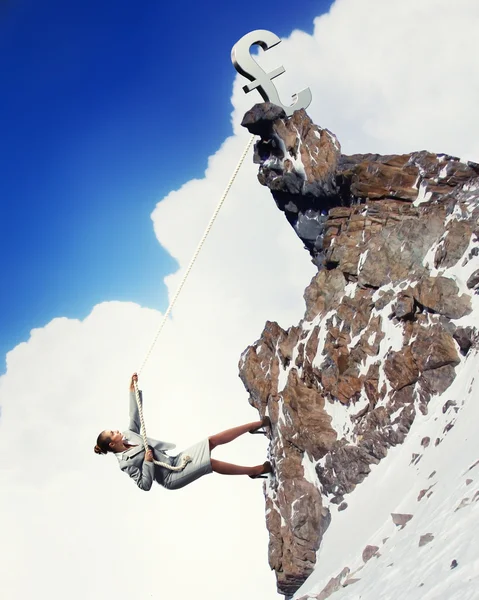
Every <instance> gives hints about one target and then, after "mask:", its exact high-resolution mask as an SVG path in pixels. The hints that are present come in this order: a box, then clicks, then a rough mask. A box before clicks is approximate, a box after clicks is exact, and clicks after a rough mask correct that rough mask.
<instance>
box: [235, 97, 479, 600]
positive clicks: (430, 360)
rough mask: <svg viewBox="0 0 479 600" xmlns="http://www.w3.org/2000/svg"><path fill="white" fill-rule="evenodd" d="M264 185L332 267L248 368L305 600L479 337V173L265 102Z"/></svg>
mask: <svg viewBox="0 0 479 600" xmlns="http://www.w3.org/2000/svg"><path fill="white" fill-rule="evenodd" d="M243 124H244V125H245V126H246V127H248V129H249V130H250V131H251V132H253V133H256V134H258V135H260V136H261V139H260V140H259V141H258V142H257V143H256V146H255V162H257V163H258V164H259V174H258V179H259V181H260V183H261V184H262V185H266V186H268V187H269V188H270V189H271V192H272V195H273V198H274V200H275V202H276V204H277V206H278V208H279V209H280V210H281V211H282V212H284V214H285V216H286V218H287V219H288V221H289V222H290V224H291V225H292V227H293V229H294V230H295V232H296V234H297V235H298V236H299V238H300V239H301V241H302V242H303V244H304V246H305V248H306V249H307V251H308V252H309V254H310V256H311V259H312V260H313V262H314V263H315V264H316V265H317V266H318V273H317V274H316V275H315V277H313V279H312V281H311V282H310V283H309V285H308V287H307V288H306V291H305V294H304V299H305V305H306V307H305V314H304V318H303V319H302V320H301V322H300V323H299V324H298V325H294V326H291V327H290V328H289V329H288V330H284V329H282V328H281V327H279V325H277V324H276V323H272V322H267V323H266V325H265V328H264V331H263V332H262V334H261V336H260V338H259V339H258V341H256V342H255V343H254V344H252V345H251V346H249V347H248V348H247V349H246V350H245V351H244V353H243V354H242V357H241V360H240V377H241V379H242V381H243V383H244V385H245V387H246V389H247V391H248V393H249V395H250V403H251V404H252V405H253V406H255V407H256V408H257V409H258V412H259V413H260V415H261V416H263V415H264V414H266V413H267V414H269V416H270V418H271V421H272V424H273V426H272V432H271V456H272V460H273V463H274V468H275V477H274V478H271V480H270V482H269V483H268V485H267V486H266V515H267V517H266V521H267V527H268V531H269V534H270V543H269V562H270V565H271V568H272V569H274V570H275V571H276V575H277V583H278V591H279V592H280V593H282V594H285V595H286V596H290V595H292V594H293V593H294V592H295V591H296V589H298V587H299V586H300V585H301V584H302V583H303V582H304V580H305V579H306V578H307V577H308V575H309V574H310V573H311V572H312V570H313V568H314V565H315V561H316V551H317V550H318V548H319V546H320V543H321V539H322V536H323V534H324V532H325V531H326V529H327V527H328V525H329V523H330V520H331V505H342V506H344V508H345V509H346V510H347V505H343V504H342V503H343V501H344V498H345V495H346V494H348V493H350V492H352V491H353V490H354V488H355V487H356V486H357V485H358V484H360V483H361V482H362V481H363V480H364V478H365V477H366V476H367V475H368V473H369V471H370V465H371V464H377V463H378V462H379V461H380V460H381V459H382V458H384V457H385V456H386V454H387V451H388V448H390V447H391V446H395V445H397V444H401V443H402V442H403V441H404V439H405V437H406V435H407V433H408V431H409V429H410V427H411V424H412V423H413V421H414V418H415V416H416V414H417V412H418V411H420V412H421V413H423V414H426V413H427V411H428V404H429V403H430V401H431V399H432V398H433V397H434V395H436V394H438V393H442V392H443V391H444V390H446V389H447V388H448V386H449V385H450V384H451V382H452V381H453V379H454V377H455V366H456V365H457V364H458V363H459V362H460V360H461V357H462V356H464V355H465V354H467V352H469V350H470V348H471V347H473V346H474V345H477V336H478V335H477V331H476V329H475V328H474V327H464V326H462V324H461V325H459V324H456V322H455V321H457V320H458V319H461V318H462V317H464V316H467V315H468V314H469V313H470V312H471V299H472V297H473V295H474V294H476V293H477V289H478V287H479V276H478V273H479V259H478V255H479V240H478V238H479V224H478V218H479V165H476V164H473V163H467V164H465V163H462V162H460V161H459V160H458V159H457V158H454V157H451V156H448V155H444V154H442V155H436V154H432V153H429V152H424V151H423V152H414V153H411V154H407V155H400V156H396V155H391V156H379V155H372V154H368V155H354V156H344V155H342V154H341V150H340V145H339V143H338V141H337V140H336V138H335V136H334V135H333V134H332V133H330V132H329V131H327V130H326V129H322V128H321V127H318V126H317V125H314V124H313V123H312V122H311V120H310V119H309V118H308V116H307V114H306V113H305V112H304V111H303V110H301V111H297V112H295V113H294V114H293V116H292V117H290V118H286V117H285V116H284V114H283V113H282V112H281V109H278V108H277V107H273V106H272V105H269V104H267V103H265V104H260V105H256V106H255V107H254V108H253V109H252V110H251V111H249V112H248V113H247V114H246V115H245V119H244V121H243Z"/></svg>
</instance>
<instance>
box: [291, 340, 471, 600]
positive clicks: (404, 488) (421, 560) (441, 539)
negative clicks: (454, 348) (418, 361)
mask: <svg viewBox="0 0 479 600" xmlns="http://www.w3.org/2000/svg"><path fill="white" fill-rule="evenodd" d="M478 359H479V357H478V354H477V351H474V350H471V351H470V352H469V355H468V356H467V357H466V358H464V360H463V362H462V363H461V364H460V365H458V367H457V368H456V373H457V376H456V379H455V380H454V382H453V384H452V385H451V386H450V387H449V389H447V390H446V392H444V394H442V395H441V396H436V397H434V398H433V399H432V400H431V401H430V403H429V413H428V415H426V416H423V415H422V414H421V413H419V412H418V414H417V416H416V419H415V421H414V423H413V425H412V428H411V431H410V433H409V435H408V436H407V438H406V441H405V442H404V444H402V445H400V446H396V447H395V448H392V449H390V450H389V452H388V456H387V457H386V458H385V459H383V460H382V461H381V462H380V463H379V465H377V466H372V470H371V473H370V475H369V476H368V477H367V478H366V480H365V481H364V482H363V483H362V484H361V485H359V486H358V487H357V488H356V489H355V490H354V492H353V493H352V494H349V495H347V496H346V497H345V500H346V502H347V503H348V508H347V509H346V510H345V511H343V512H337V508H335V507H333V506H332V505H331V507H330V508H331V510H333V511H335V512H334V513H333V515H332V522H331V525H330V527H329V529H328V530H327V532H326V534H325V536H324V538H323V542H322V544H321V547H320V550H319V551H318V560H317V567H316V569H315V571H314V572H313V573H312V575H311V576H310V577H309V578H308V580H307V581H306V582H305V583H304V584H303V586H302V587H301V588H300V589H299V590H298V592H297V593H296V595H295V596H294V598H302V597H305V596H306V597H313V598H315V597H316V596H317V595H319V593H320V592H321V590H323V588H324V587H325V586H326V584H327V583H328V582H329V580H330V579H331V578H332V577H336V576H338V575H339V574H340V572H341V571H342V569H343V568H344V567H348V568H349V575H346V576H345V577H343V578H342V581H341V585H340V586H339V590H338V591H337V592H335V593H334V594H333V597H334V600H343V599H349V600H353V599H354V600H355V599H362V600H376V599H379V598H380V599H381V600H399V599H406V598H407V600H419V599H420V600H474V599H477V598H479V536H478V535H477V532H476V528H477V526H478V525H479V437H478V435H477V429H478V422H479V376H478V375H477V366H478ZM449 400H452V401H454V402H455V403H456V406H448V407H446V406H445V405H446V402H447V401H449ZM426 437H429V438H430V443H429V445H428V446H427V447H426V448H424V447H423V446H422V445H421V441H422V440H424V438H426ZM426 443H427V440H424V444H426ZM436 444H437V445H436ZM416 455H417V456H416ZM415 456H416V459H415V460H414V457H415ZM423 490H427V493H424V492H422V491H423ZM421 492H422V494H421V496H422V497H421V499H419V498H420V493H421ZM391 513H402V514H410V515H412V519H411V520H410V521H409V522H408V523H407V524H406V525H405V526H404V527H402V528H401V527H398V526H396V525H394V523H393V520H392V518H391ZM426 534H431V535H432V536H434V538H433V539H432V541H430V542H429V543H427V544H425V545H422V546H421V547H420V546H419V541H420V538H421V536H424V535H426ZM367 545H374V546H378V547H379V550H378V555H377V556H373V558H371V559H370V560H369V561H368V562H367V563H366V564H365V563H364V561H363V559H362V553H363V550H364V548H365V547H366V546H367ZM454 561H455V562H454ZM455 564H457V566H454V565H455ZM348 578H349V579H358V581H356V582H354V583H351V584H350V585H346V587H343V586H344V583H345V582H346V581H347V579H348Z"/></svg>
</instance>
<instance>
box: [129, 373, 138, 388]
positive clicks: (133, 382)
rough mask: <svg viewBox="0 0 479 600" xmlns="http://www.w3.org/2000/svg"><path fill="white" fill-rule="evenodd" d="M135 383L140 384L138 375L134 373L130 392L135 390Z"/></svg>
mask: <svg viewBox="0 0 479 600" xmlns="http://www.w3.org/2000/svg"><path fill="white" fill-rule="evenodd" d="M135 383H138V375H137V373H133V375H132V376H131V382H130V390H131V391H133V390H134V389H135Z"/></svg>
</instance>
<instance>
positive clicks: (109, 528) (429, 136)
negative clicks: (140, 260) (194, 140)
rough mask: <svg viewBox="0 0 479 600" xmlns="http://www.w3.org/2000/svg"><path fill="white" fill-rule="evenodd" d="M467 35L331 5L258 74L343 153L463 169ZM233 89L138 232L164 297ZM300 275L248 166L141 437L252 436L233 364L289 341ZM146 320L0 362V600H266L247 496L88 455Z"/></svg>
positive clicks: (201, 216)
mask: <svg viewBox="0 0 479 600" xmlns="http://www.w3.org/2000/svg"><path fill="white" fill-rule="evenodd" d="M478 21H479V7H478V6H477V5H476V2H475V0H469V1H466V0H460V1H458V2H456V3H454V4H452V3H446V2H442V1H436V0H434V1H433V0H423V1H422V2H421V4H420V8H419V5H418V3H417V2H416V1H414V0H401V1H392V0H387V1H386V0H338V1H337V2H336V3H335V4H334V6H333V8H332V10H331V12H330V14H328V15H326V16H324V17H320V18H318V19H317V20H316V22H315V31H314V35H313V36H309V35H307V34H305V33H303V32H299V31H295V32H293V34H292V35H291V36H290V37H289V38H288V39H286V40H284V41H283V43H282V44H280V45H279V46H278V47H277V48H275V49H273V50H271V51H268V52H267V53H265V54H264V55H262V56H261V57H260V61H261V64H269V65H270V68H273V67H275V66H277V65H278V64H279V63H283V64H284V66H285V68H286V74H285V75H282V76H281V77H279V78H278V79H276V80H275V82H276V83H277V85H278V88H279V90H280V93H281V97H282V98H284V100H283V101H284V102H285V103H286V101H287V100H286V99H287V98H289V97H290V96H291V94H292V93H294V92H295V91H298V90H300V89H302V88H304V87H306V86H309V87H311V89H312V92H313V104H312V105H311V107H310V110H309V112H310V114H311V116H312V117H313V119H314V120H315V122H317V123H318V124H320V125H322V126H325V127H328V128H329V129H330V130H332V131H333V132H335V133H336V134H337V135H338V137H339V140H340V142H341V143H342V146H343V151H344V152H346V153H353V152H369V151H371V152H376V151H377V152H384V153H385V152H406V151H410V150H415V149H418V150H419V149H424V148H427V149H431V150H437V151H444V152H450V153H453V154H458V155H460V156H467V157H468V158H473V157H476V158H478V157H479V147H478V142H477V131H478V130H479V127H478V126H479V118H478V116H477V112H476V111H475V108H476V107H477V106H478V105H479V102H478V101H479V69H478V66H477V62H478V61H477V58H478V51H477V49H476V45H475V42H474V40H475V35H476V32H477V28H478V25H479V23H478ZM232 42H234V40H232ZM243 83H244V82H243V81H242V80H239V78H237V80H236V81H235V84H234V89H233V96H232V101H233V106H234V111H233V116H232V122H233V130H234V133H235V135H234V136H233V137H230V138H228V139H227V140H225V142H224V143H223V145H222V147H221V148H220V149H219V150H218V152H217V153H216V154H215V156H213V157H211V158H210V160H209V164H208V169H207V172H206V174H205V178H204V179H202V180H195V181H190V182H188V183H186V184H185V185H184V186H183V187H182V188H181V189H180V190H178V191H176V192H172V193H171V194H169V195H168V196H167V197H166V198H165V199H164V200H163V201H162V202H161V203H159V204H158V206H157V209H156V210H155V212H154V213H153V215H152V218H153V224H154V227H155V231H156V234H157V236H158V238H159V240H160V242H161V243H162V244H163V246H165V247H166V248H167V249H168V251H169V252H170V253H171V254H172V255H173V256H174V257H175V258H176V259H177V260H178V261H179V263H180V265H181V268H180V271H179V272H178V273H176V274H174V275H172V276H170V277H168V278H167V284H168V288H169V290H170V293H171V292H173V290H174V289H175V288H176V286H177V284H178V283H179V280H180V277H181V276H182V274H183V272H184V269H185V268H186V265H187V262H188V260H189V258H190V256H191V254H192V252H193V250H194V248H195V247H196V244H197V241H198V239H199V238H200V236H201V234H202V232H203V229H204V227H205V226H206V224H207V222H208V219H209V217H210V215H211V213H212V211H213V209H214V207H215V206H216V203H217V202H218V199H219V197H220V195H221V193H222V191H223V189H224V186H225V185H226V183H227V181H228V179H229V176H230V174H231V172H232V170H233V168H234V166H235V165H236V162H237V160H238V157H239V156H240V154H241V152H242V149H243V147H244V145H245V143H246V141H247V139H248V135H247V133H246V132H244V131H243V130H241V128H240V127H239V125H238V123H239V121H240V120H241V117H242V115H243V113H244V112H245V110H247V109H248V108H249V107H250V106H251V105H252V103H254V102H256V101H258V96H255V95H254V94H253V93H252V94H249V95H247V96H245V95H244V94H243V92H242V91H241V85H243ZM312 273H313V268H312V266H311V265H310V263H309V259H308V256H307V254H306V252H305V251H304V250H303V249H302V248H301V243H300V242H299V240H297V239H296V238H295V235H294V233H293V231H292V230H290V228H289V226H288V225H287V224H286V222H285V220H284V218H283V216H282V215H281V214H280V213H279V212H278V211H277V209H276V208H275V206H274V202H273V200H272V198H271V196H270V194H269V192H268V191H267V190H265V189H264V188H262V187H261V186H260V185H259V184H258V183H257V181H256V167H255V166H254V165H252V163H251V156H250V157H248V159H247V161H246V163H245V165H244V166H243V168H242V170H241V172H240V175H239V177H238V180H237V182H236V184H235V186H234V187H233V189H232V191H231V193H230V196H229V197H228V199H227V201H226V203H225V206H224V207H223V209H222V211H221V213H220V215H219V217H218V221H217V223H216V225H215V227H214V228H213V230H212V232H211V235H210V237H209V238H208V240H207V242H206V244H205V246H204V249H203V251H202V253H201V255H200V257H199V260H198V263H197V265H196V267H195V269H194V270H193V272H192V275H191V278H190V280H189V281H188V282H187V284H186V286H185V288H184V290H183V293H182V295H181V296H180V299H179V302H178V305H177V307H176V309H175V310H174V313H173V319H172V320H171V321H170V322H169V323H168V324H167V326H166V327H165V329H164V331H163V333H162V336H161V337H160V340H159V342H158V345H157V348H156V349H155V352H154V354H153V355H152V357H151V359H150V361H149V363H148V364H147V366H146V368H145V370H144V373H143V377H142V382H143V389H144V391H145V403H146V407H147V408H146V420H147V426H148V429H149V432H150V433H151V434H152V435H153V436H155V435H156V436H159V437H162V438H164V439H166V440H172V441H175V442H176V443H177V444H178V446H179V447H180V448H181V447H184V446H186V445H187V444H190V443H192V442H194V441H197V440H198V439H201V438H202V437H204V436H206V435H207V434H211V433H215V432H216V431H219V430H221V429H224V428H227V427H229V426H232V425H235V424H237V423H241V422H243V421H247V420H250V419H251V420H252V419H254V418H256V414H255V412H254V411H253V410H252V409H251V408H250V407H249V405H248V403H247V396H246V393H245V391H244V389H243V387H242V385H241V382H240V381H239V379H238V376H237V363H238V359H239V355H240V353H241V352H242V350H243V349H244V348H245V347H246V345H248V344H249V343H251V342H253V341H254V340H255V339H256V338H257V337H258V336H259V334H260V332H261V330H262V327H263V325H264V322H265V321H266V320H267V319H271V320H278V321H279V322H280V324H281V325H283V326H289V325H291V324H295V323H296V322H297V320H298V319H299V318H300V317H301V313H302V293H303V289H304V287H305V286H306V284H307V283H308V281H309V278H310V276H311V275H312ZM158 283H159V282H158ZM153 284H154V282H153ZM160 319H161V315H160V314H159V313H158V312H156V311H153V310H149V309H145V308H140V307H139V306H137V305H134V304H131V303H104V304H101V305H99V306H96V307H95V308H94V309H93V311H92V313H91V315H90V316H89V317H88V318H86V319H85V320H84V321H82V322H80V321H75V320H68V319H55V320H54V321H52V322H51V323H50V324H48V325H47V326H46V327H44V328H43V329H38V330H35V331H34V332H32V336H31V338H30V340H29V341H28V343H25V344H21V345H19V346H18V347H17V348H16V349H15V350H14V351H12V352H11V353H10V354H9V355H8V365H7V374H6V375H5V376H3V377H2V378H1V379H0V403H1V405H2V411H3V414H2V422H1V437H0V457H1V458H0V461H1V463H0V464H1V473H2V474H1V488H2V497H1V499H0V529H1V530H2V533H3V535H2V539H4V540H8V552H4V555H5V556H4V558H3V560H2V562H1V566H0V582H1V583H0V590H1V591H2V596H3V597H6V598H8V599H9V600H20V598H21V599H22V600H23V599H24V598H29V597H37V598H46V597H48V598H53V599H55V598H60V597H63V595H64V593H66V591H68V596H69V598H71V600H76V599H77V598H82V599H83V598H100V597H102V596H103V595H104V594H108V595H111V594H112V593H118V592H121V593H122V595H125V596H128V597H140V598H148V597H149V596H151V597H157V595H158V594H159V593H160V591H161V594H162V595H164V596H165V597H170V596H173V595H174V594H175V595H180V596H181V597H184V596H187V595H188V594H191V595H193V594H194V595H195V596H197V597H199V598H209V599H210V600H216V599H220V598H221V599H222V598H224V596H225V595H227V596H228V598H230V599H231V600H237V599H238V600H239V599H240V598H241V599H243V598H244V597H251V598H264V599H266V598H273V597H275V585H274V578H273V577H272V575H271V574H270V573H269V572H268V566H267V536H266V532H265V527H264V515H263V497H262V492H261V485H260V483H259V482H253V481H250V480H249V479H246V480H245V479H243V478H225V477H221V476H219V475H210V476H208V477H205V478H204V479H202V480H200V481H198V482H195V483H194V484H192V485H191V486H188V487H187V488H184V489H183V490H179V491H176V492H170V491H166V490H163V489H161V488H157V489H154V490H153V491H151V492H150V493H149V494H143V493H142V492H140V491H139V490H138V489H137V488H136V487H135V486H134V484H133V483H131V482H129V481H128V479H127V478H126V477H125V476H124V475H122V474H121V473H120V472H119V470H118V468H117V465H116V464H115V459H114V458H113V457H102V458H99V457H97V456H95V455H94V454H93V452H92V446H93V444H94V439H95V436H96V434H97V432H98V431H99V430H101V429H102V428H103V427H117V426H118V427H122V426H126V424H127V423H126V418H127V393H126V392H125V385H126V384H127V380H128V377H129V374H130V372H131V371H133V370H134V369H135V368H137V367H138V365H139V364H141V361H142V359H143V356H144V352H146V349H147V348H148V346H149V344H150V341H151V339H152V336H153V335H154V332H155V330H156V327H157V326H158V324H159V322H160ZM246 437H247V438H248V439H246ZM218 450H221V451H220V452H217V456H218V457H220V458H222V459H224V460H231V461H233V462H234V461H236V462H244V463H249V464H253V463H254V462H262V461H263V459H264V454H265V452H266V446H265V443H264V440H258V439H257V437H256V436H254V437H253V436H245V439H242V440H238V441H237V442H234V443H233V444H232V445H230V446H228V447H225V448H221V449H218ZM225 590H227V592H226V591H225Z"/></svg>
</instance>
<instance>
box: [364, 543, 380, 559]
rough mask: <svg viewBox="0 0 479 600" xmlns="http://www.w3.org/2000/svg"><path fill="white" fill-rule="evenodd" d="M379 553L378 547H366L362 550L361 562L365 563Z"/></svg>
mask: <svg viewBox="0 0 479 600" xmlns="http://www.w3.org/2000/svg"><path fill="white" fill-rule="evenodd" d="M378 551H379V546H366V548H364V550H363V555H362V558H363V562H365V563H367V562H368V560H370V559H371V558H372V557H373V556H376V555H377V553H378Z"/></svg>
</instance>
